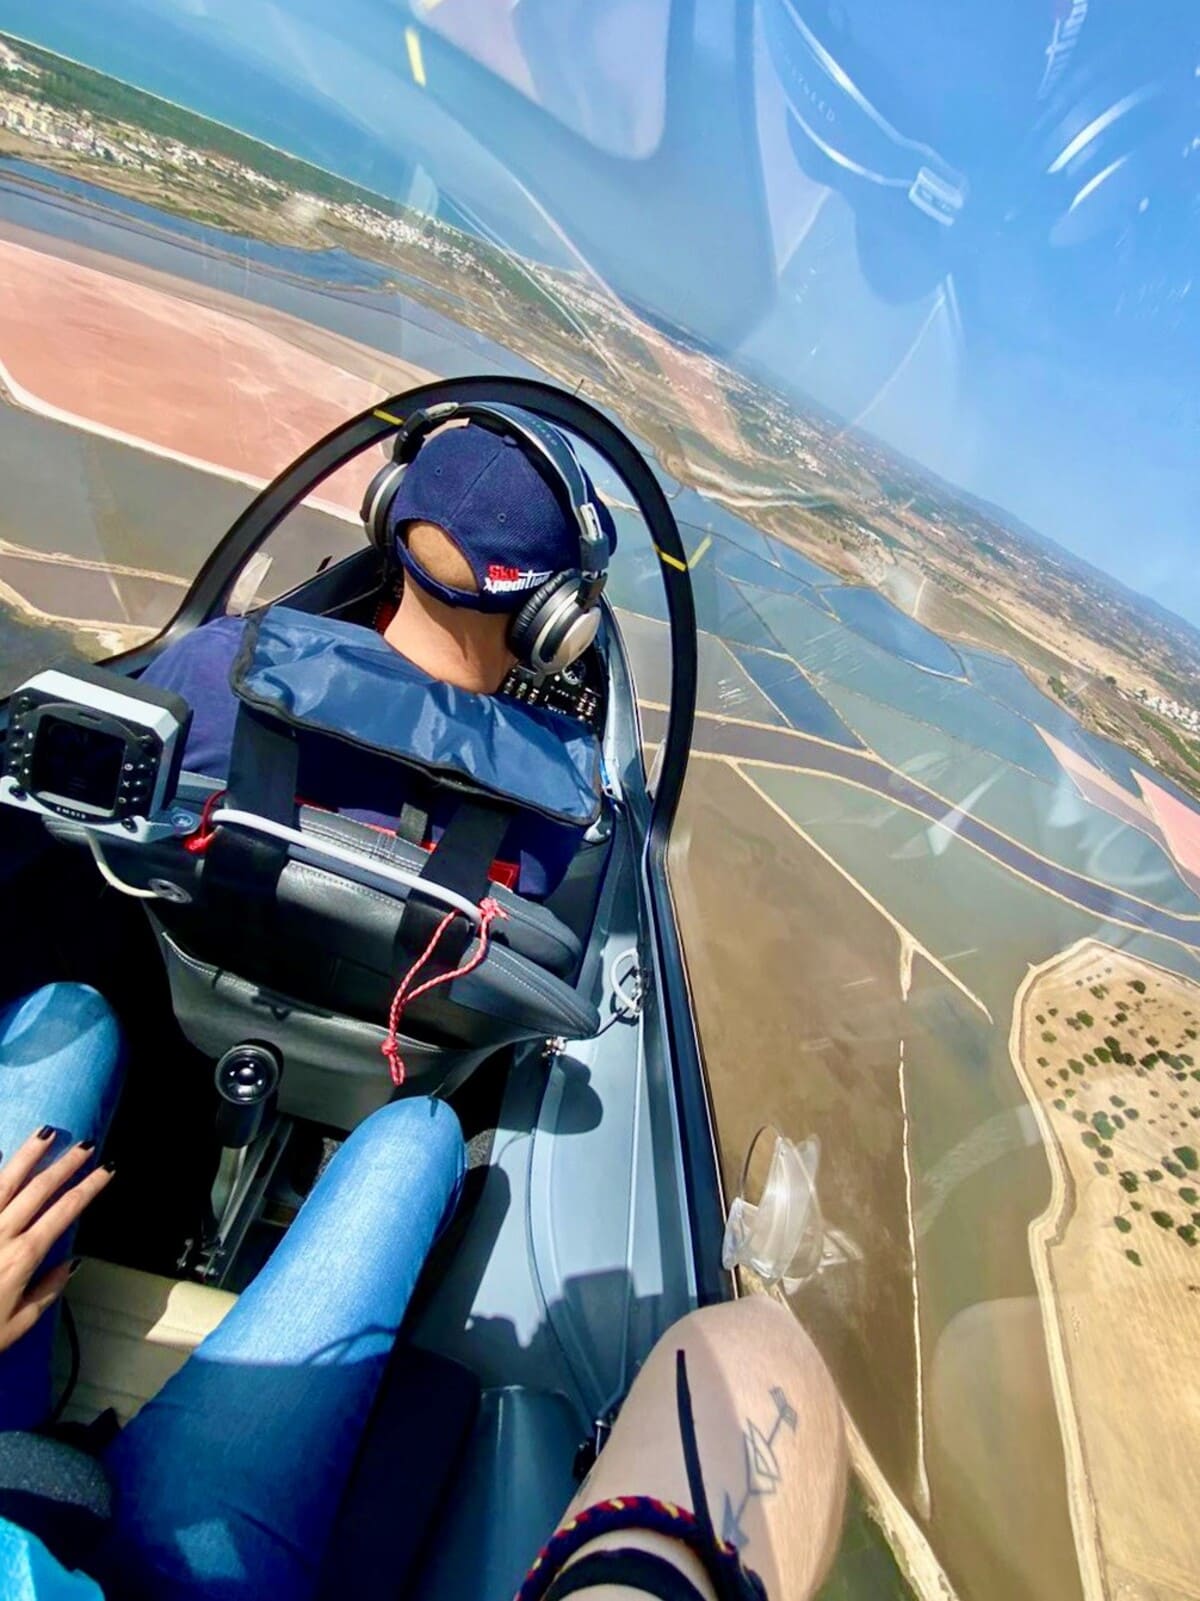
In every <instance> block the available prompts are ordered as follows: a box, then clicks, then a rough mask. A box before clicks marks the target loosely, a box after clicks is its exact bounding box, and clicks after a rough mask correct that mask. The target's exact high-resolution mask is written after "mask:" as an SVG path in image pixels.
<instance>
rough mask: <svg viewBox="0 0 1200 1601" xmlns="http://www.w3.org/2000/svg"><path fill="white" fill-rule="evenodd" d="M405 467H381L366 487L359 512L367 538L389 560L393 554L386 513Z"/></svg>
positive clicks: (391, 463) (398, 464) (397, 464)
mask: <svg viewBox="0 0 1200 1601" xmlns="http://www.w3.org/2000/svg"><path fill="white" fill-rule="evenodd" d="M407 466H408V463H407V462H402V461H401V462H396V461H389V462H388V464H387V466H386V467H381V468H380V469H379V471H378V472H377V473H376V474H375V476H374V477H373V478H372V479H371V482H370V483H369V484H368V485H367V492H366V494H365V495H364V496H363V503H362V510H361V511H360V512H359V516H360V517H361V518H362V520H363V523H364V525H365V527H366V530H367V538H368V539H369V540H370V541H371V543H372V544H373V545H374V546H375V548H376V549H377V550H380V551H382V552H383V554H384V555H385V556H387V557H389V558H390V557H391V556H393V555H394V552H393V550H392V548H391V540H390V539H389V537H388V513H389V512H390V511H391V509H392V502H393V501H394V500H395V498H396V492H397V490H398V489H399V488H400V483H401V480H402V479H403V477H404V472H405V468H406V467H407Z"/></svg>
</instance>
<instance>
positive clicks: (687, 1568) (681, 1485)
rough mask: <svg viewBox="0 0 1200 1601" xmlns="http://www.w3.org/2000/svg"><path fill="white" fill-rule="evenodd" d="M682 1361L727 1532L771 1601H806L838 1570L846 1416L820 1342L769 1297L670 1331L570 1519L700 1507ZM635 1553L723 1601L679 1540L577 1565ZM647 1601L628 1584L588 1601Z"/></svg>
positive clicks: (720, 1529)
mask: <svg viewBox="0 0 1200 1601" xmlns="http://www.w3.org/2000/svg"><path fill="white" fill-rule="evenodd" d="M680 1350H682V1351H683V1352H684V1353H685V1355H686V1358H687V1376H688V1383H689V1387H690V1390H691V1397H692V1410H693V1413H694V1416H695V1420H696V1438H697V1441H698V1444H699V1449H700V1464H701V1467H702V1469H703V1473H704V1483H705V1489H706V1490H707V1497H708V1504H709V1510H710V1512H711V1515H712V1519H713V1523H714V1524H715V1526H716V1532H717V1534H718V1536H720V1537H722V1538H724V1539H729V1540H732V1541H734V1543H736V1544H738V1545H739V1546H740V1548H741V1554H742V1559H743V1561H744V1562H745V1564H746V1566H747V1567H749V1568H752V1569H753V1570H754V1571H755V1572H756V1573H757V1574H758V1575H759V1577H760V1578H761V1579H762V1580H763V1582H764V1584H765V1585H766V1591H767V1595H768V1597H769V1598H770V1601H805V1598H806V1597H809V1596H811V1595H813V1593H814V1592H815V1591H816V1588H817V1586H818V1585H819V1583H820V1581H821V1579H822V1577H823V1575H824V1573H825V1571H826V1569H827V1568H828V1566H829V1564H830V1562H831V1561H832V1559H833V1554H834V1551H835V1550H836V1548H837V1541H838V1535H839V1531H840V1529H841V1521H842V1504H843V1500H844V1498H845V1488H846V1443H845V1435H844V1431H843V1428H842V1414H841V1406H840V1403H839V1401H838V1396H837V1391H836V1390H835V1388H834V1385H833V1380H832V1379H831V1378H830V1376H829V1372H828V1370H827V1369H826V1367H825V1365H824V1363H823V1362H822V1361H821V1358H820V1357H819V1356H818V1355H817V1351H816V1347H815V1346H814V1345H813V1343H812V1341H811V1340H810V1339H809V1338H808V1336H807V1335H806V1334H805V1333H804V1331H803V1329H802V1328H801V1327H800V1325H799V1324H798V1323H797V1322H796V1321H795V1319H794V1318H793V1317H792V1316H791V1315H790V1314H789V1313H788V1312H786V1311H785V1310H784V1309H783V1307H781V1306H780V1305H778V1303H777V1302H774V1301H769V1300H767V1299H766V1298H765V1297H762V1296H747V1297H746V1298H745V1299H743V1300H741V1301H736V1302H732V1303H730V1304H729V1305H726V1306H712V1307H706V1308H704V1309H703V1310H702V1311H699V1312H693V1313H691V1314H690V1315H689V1316H688V1317H685V1318H683V1319H682V1320H681V1321H680V1322H679V1323H677V1324H675V1326H674V1327H673V1328H671V1329H668V1331H667V1332H666V1334H664V1335H663V1337H662V1339H661V1340H660V1341H659V1342H658V1344H657V1345H656V1346H655V1348H654V1350H653V1351H652V1352H651V1353H650V1356H649V1358H648V1359H647V1361H646V1364H645V1366H644V1367H643V1368H642V1371H641V1372H640V1373H639V1375H638V1377H637V1380H636V1382H635V1383H634V1385H633V1388H632V1389H631V1390H630V1392H629V1396H628V1398H627V1399H626V1401H625V1404H624V1406H623V1407H622V1408H621V1413H620V1416H619V1417H618V1418H617V1421H616V1425H615V1426H614V1428H613V1431H612V1434H611V1436H610V1437H609V1440H608V1443H607V1444H606V1445H605V1447H604V1449H603V1451H602V1452H601V1453H600V1456H599V1457H598V1459H597V1461H596V1465H595V1467H594V1468H593V1469H592V1471H591V1473H590V1475H589V1476H588V1479H587V1481H586V1483H585V1484H584V1486H583V1488H582V1489H581V1490H580V1492H579V1494H578V1495H577V1496H576V1497H575V1499H574V1501H572V1503H571V1505H570V1506H569V1507H568V1509H567V1511H566V1512H565V1513H564V1514H563V1519H562V1521H563V1523H567V1522H569V1521H570V1520H571V1519H572V1518H573V1517H575V1515H576V1514H577V1513H579V1512H582V1511H583V1510H584V1509H585V1508H587V1507H590V1506H594V1505H595V1504H596V1502H598V1501H607V1500H610V1499H612V1498H614V1497H619V1496H631V1495H643V1496H652V1497H654V1498H656V1499H657V1500H660V1501H669V1502H671V1503H673V1504H674V1505H676V1506H680V1507H685V1508H687V1509H688V1510H690V1511H695V1510H696V1509H695V1508H694V1507H693V1506H692V1498H691V1493H690V1491H689V1489H688V1481H687V1474H686V1471H685V1469H684V1461H683V1450H682V1446H681V1443H680V1432H679V1420H678V1414H677V1411H676V1382H675V1362H676V1356H675V1353H676V1352H677V1351H680ZM631 1546H632V1547H636V1548H640V1549H642V1550H645V1551H650V1552H654V1553H655V1554H657V1555H659V1556H662V1557H665V1558H666V1559H667V1560H668V1561H669V1562H671V1563H672V1564H673V1565H674V1566H676V1567H678V1568H679V1569H681V1570H682V1571H683V1572H684V1573H685V1574H686V1575H687V1576H688V1577H689V1578H690V1579H691V1580H692V1581H693V1583H694V1584H696V1585H697V1586H698V1587H699V1589H700V1592H701V1594H702V1595H704V1596H705V1597H711V1596H713V1595H714V1591H713V1589H712V1587H711V1585H710V1584H709V1581H708V1579H707V1577H706V1575H705V1573H704V1569H703V1568H702V1567H701V1565H700V1564H699V1562H697V1561H696V1559H695V1558H694V1557H693V1556H692V1555H691V1553H690V1552H689V1551H687V1550H686V1548H685V1547H684V1546H682V1545H680V1544H679V1543H678V1542H676V1541H674V1540H671V1539H668V1538H667V1537H666V1536H662V1535H656V1534H647V1533H644V1532H642V1531H641V1530H638V1531H636V1532H634V1533H628V1532H626V1533H622V1534H612V1535H606V1536H603V1537H601V1538H600V1539H597V1540H594V1541H592V1542H591V1544H590V1545H588V1546H586V1547H584V1549H583V1550H582V1551H581V1552H579V1553H578V1555H579V1556H584V1555H586V1554H587V1553H588V1552H590V1551H598V1550H603V1549H605V1548H608V1549H613V1548H616V1547H631ZM568 1568H569V1564H568ZM642 1594H643V1592H641V1591H637V1590H632V1589H629V1588H627V1587H625V1586H622V1585H616V1584H604V1585H599V1586H597V1587H595V1588H592V1589H589V1590H588V1591H587V1592H586V1595H587V1601H616V1598H618V1597H620V1598H621V1601H625V1598H626V1597H628V1598H629V1601H633V1598H635V1597H637V1596H640V1595H642Z"/></svg>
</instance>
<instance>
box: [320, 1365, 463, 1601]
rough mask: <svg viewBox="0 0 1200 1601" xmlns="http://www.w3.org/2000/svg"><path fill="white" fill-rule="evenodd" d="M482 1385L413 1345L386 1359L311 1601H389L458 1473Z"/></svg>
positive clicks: (400, 1590) (402, 1587) (404, 1581)
mask: <svg viewBox="0 0 1200 1601" xmlns="http://www.w3.org/2000/svg"><path fill="white" fill-rule="evenodd" d="M479 1396H480V1390H479V1380H478V1379H477V1378H476V1377H475V1375H474V1374H473V1373H472V1372H471V1371H470V1370H469V1369H468V1368H465V1367H462V1366H460V1364H459V1363H457V1362H452V1361H450V1360H449V1358H448V1357H444V1356H435V1355H434V1354H432V1353H431V1352H429V1351H422V1350H421V1349H420V1348H419V1347H417V1346H413V1345H407V1344H405V1345H402V1346H399V1347H398V1348H397V1350H396V1351H395V1353H394V1354H393V1357H392V1360H391V1362H390V1364H389V1367H388V1372H387V1375H386V1377H385V1378H384V1382H383V1384H382V1386H381V1387H380V1393H379V1396H378V1399H377V1401H376V1404H375V1409H374V1411H373V1412H372V1414H371V1420H370V1423H369V1425H368V1428H367V1433H366V1437H365V1439H364V1440H363V1444H362V1448H361V1450H360V1452H359V1456H358V1460H357V1462H356V1463H355V1467H354V1473H353V1475H352V1477H351V1480H350V1484H349V1486H348V1488H347V1490H346V1494H345V1496H344V1498H343V1501H342V1506H341V1511H340V1513H339V1514H338V1520H337V1523H336V1524H335V1525H334V1530H333V1535H332V1537H331V1539H330V1542H329V1547H328V1549H327V1551H326V1556H325V1566H324V1570H323V1576H322V1582H321V1585H320V1586H319V1588H318V1592H317V1593H318V1601H346V1598H347V1597H348V1596H353V1597H354V1601H396V1598H397V1597H399V1596H402V1595H403V1594H404V1593H405V1591H406V1589H407V1586H408V1581H409V1578H410V1576H411V1575H412V1573H413V1572H414V1571H415V1568H416V1564H417V1561H418V1559H419V1557H420V1556H421V1552H422V1547H423V1546H424V1543H425V1540H426V1538H427V1536H428V1534H429V1531H430V1529H431V1528H432V1526H433V1525H434V1523H435V1522H436V1519H437V1514H438V1511H439V1509H440V1507H441V1504H442V1502H443V1499H444V1498H445V1497H446V1495H447V1493H448V1491H449V1489H450V1487H451V1486H452V1485H453V1484H454V1482H455V1481H456V1479H457V1477H458V1474H459V1471H460V1466H461V1464H460V1458H461V1456H462V1452H463V1448H464V1446H465V1444H466V1442H467V1439H468V1437H469V1436H470V1433H471V1430H472V1429H473V1428H474V1426H475V1418H476V1414H477V1413H478V1411H479Z"/></svg>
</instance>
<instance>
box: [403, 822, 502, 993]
mask: <svg viewBox="0 0 1200 1601" xmlns="http://www.w3.org/2000/svg"><path fill="white" fill-rule="evenodd" d="M511 822H512V818H511V816H510V815H509V813H508V812H507V811H505V810H503V809H501V808H500V807H498V806H492V805H490V804H489V803H486V802H481V801H478V800H475V799H473V798H472V799H466V798H463V799H461V800H459V802H458V804H457V806H456V807H455V809H454V811H453V812H452V813H451V815H450V819H449V821H448V822H447V824H446V827H445V828H444V829H443V831H442V837H441V838H440V839H439V840H438V842H437V844H436V846H435V847H434V849H433V851H432V852H431V853H430V856H429V858H428V860H427V861H426V863H425V865H424V867H422V869H421V875H420V876H421V878H422V880H424V882H426V883H428V884H436V885H438V886H439V888H441V889H449V890H453V891H454V893H455V894H456V895H462V896H465V897H466V899H467V900H470V901H475V902H479V901H481V900H482V899H483V897H484V896H485V895H486V894H487V892H488V886H489V885H490V883H491V866H492V863H493V862H494V861H495V859H496V855H497V852H498V851H499V849H500V846H501V844H502V843H503V840H504V836H505V834H507V833H508V829H509V825H510V823H511ZM445 915H446V907H445V903H444V902H442V901H435V900H431V899H430V898H429V897H428V896H425V895H422V894H421V892H420V890H419V889H414V890H412V891H411V892H410V893H409V896H408V899H407V901H406V902H405V905H404V912H403V914H402V915H401V918H400V922H399V925H398V927H397V929H396V940H395V949H394V950H393V953H392V955H393V971H395V972H399V971H400V970H401V969H402V967H405V966H407V965H408V963H409V962H411V961H412V958H413V955H414V953H416V952H419V951H422V950H424V948H425V946H426V945H427V944H428V943H429V941H430V939H431V938H432V937H433V933H434V930H435V929H436V928H437V926H438V924H439V923H440V922H441V921H442V919H443V918H444V917H445ZM474 936H475V928H474V925H473V924H472V923H471V922H470V920H469V919H468V918H466V917H456V918H455V919H454V921H453V923H451V925H450V926H449V928H447V930H446V932H445V933H444V934H443V936H442V938H441V939H440V940H439V941H438V948H437V954H436V957H435V958H432V959H431V961H432V962H433V963H434V964H435V965H433V967H432V972H433V973H436V972H438V971H439V970H440V971H442V972H448V971H449V970H450V969H451V968H454V967H457V966H458V964H459V962H460V961H461V959H462V955H463V952H464V951H465V950H466V948H467V946H468V945H469V944H470V943H471V940H472V939H473V938H474Z"/></svg>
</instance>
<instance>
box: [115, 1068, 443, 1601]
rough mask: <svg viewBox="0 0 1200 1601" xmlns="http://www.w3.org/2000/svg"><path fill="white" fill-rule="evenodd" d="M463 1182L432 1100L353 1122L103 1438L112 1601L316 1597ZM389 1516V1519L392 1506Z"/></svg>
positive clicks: (401, 1103) (280, 1600) (440, 1108)
mask: <svg viewBox="0 0 1200 1601" xmlns="http://www.w3.org/2000/svg"><path fill="white" fill-rule="evenodd" d="M463 1169H464V1148H463V1141H462V1134H461V1131H460V1129H459V1126H458V1121H457V1119H456V1118H455V1116H454V1113H453V1112H452V1111H451V1110H450V1108H449V1107H448V1106H446V1105H444V1104H443V1103H442V1102H439V1101H429V1100H418V1099H412V1100H404V1101H396V1102H393V1103H391V1104H390V1105H388V1106H385V1107H383V1108H382V1110H380V1111H378V1112H376V1113H375V1114H374V1115H373V1116H372V1117H370V1118H368V1119H367V1121H366V1122H365V1123H363V1124H361V1125H360V1127H359V1128H358V1129H356V1130H355V1132H354V1133H353V1134H352V1135H351V1136H350V1138H349V1139H348V1140H347V1141H346V1143H345V1145H344V1146H343V1148H342V1149H341V1151H339V1152H338V1154H337V1156H336V1157H335V1158H334V1160H333V1161H332V1162H331V1163H330V1165H329V1168H328V1170H327V1171H326V1172H325V1173H324V1174H323V1175H322V1177H321V1180H320V1182H319V1183H318V1184H317V1186H316V1188H315V1189H314V1191H313V1193H312V1195H311V1196H310V1198H309V1199H308V1201H307V1202H306V1203H305V1205H304V1206H303V1207H302V1208H301V1210H300V1214H299V1216H298V1217H297V1219H296V1221H295V1223H293V1225H292V1227H291V1228H290V1229H289V1230H288V1232H287V1234H286V1235H285V1236H284V1239H283V1241H282V1242H281V1244H280V1245H279V1247H278V1249H277V1250H276V1252H275V1254H274V1255H273V1256H272V1257H271V1259H270V1260H269V1261H268V1263H267V1265H266V1266H265V1267H264V1268H263V1270H262V1272H261V1273H260V1274H259V1276H258V1277H257V1278H256V1279H255V1280H254V1282H253V1283H252V1284H251V1285H250V1287H249V1289H247V1290H246V1291H245V1292H244V1293H243V1295H242V1296H241V1298H240V1299H239V1301H238V1303H237V1305H236V1306H235V1307H234V1308H233V1309H232V1310H231V1311H230V1313H229V1314H228V1316H227V1317H226V1318H225V1320H224V1322H223V1323H222V1324H221V1325H220V1326H219V1328H217V1329H216V1330H215V1331H214V1332H213V1333H212V1334H211V1335H210V1336H209V1337H208V1339H206V1340H205V1341H204V1342H203V1343H202V1344H201V1345H200V1346H199V1348H198V1349H197V1350H196V1352H195V1354H194V1355H193V1356H192V1357H191V1359H190V1360H189V1361H188V1362H187V1364H186V1365H185V1366H184V1367H183V1369H182V1370H181V1371H180V1372H179V1373H178V1374H177V1375H176V1376H175V1377H174V1378H173V1379H171V1380H170V1382H169V1383H168V1384H167V1385H166V1386H165V1388H164V1389H163V1390H162V1392H161V1393H160V1394H159V1396H158V1397H157V1398H156V1399H155V1400H153V1401H152V1402H150V1404H149V1405H148V1406H147V1407H146V1408H145V1409H144V1410H143V1411H142V1412H141V1413H139V1415H138V1416H137V1417H136V1418H135V1419H134V1421H133V1422H132V1423H131V1424H130V1425H129V1427H128V1428H126V1429H125V1430H124V1432H123V1433H122V1434H121V1436H120V1437H119V1438H118V1439H117V1440H116V1441H115V1443H114V1444H113V1446H112V1447H111V1449H110V1450H109V1452H108V1455H107V1464H108V1467H109V1469H110V1471H111V1472H112V1474H113V1477H114V1479H115V1481H116V1487H117V1493H118V1505H117V1520H116V1524H115V1526H114V1534H113V1537H112V1539H111V1540H110V1542H109V1546H108V1550H107V1553H106V1557H105V1560H104V1561H103V1563H102V1569H101V1578H102V1582H103V1583H104V1587H105V1590H106V1592H107V1593H108V1594H110V1595H113V1596H121V1597H132V1596H136V1597H141V1598H159V1597H167V1596H170V1597H173V1598H176V1601H183V1598H188V1597H196V1596H205V1597H207V1598H209V1601H214V1598H215V1601H234V1598H237V1601H243V1598H245V1601H248V1598H250V1597H263V1596H270V1597H271V1598H272V1601H294V1598H299V1597H307V1596H311V1595H312V1594H313V1591H314V1588H315V1586H316V1582H317V1577H318V1573H319V1569H320V1564H321V1559H322V1556H323V1553H324V1550H325V1546H326V1544H327V1541H328V1538H329V1532H330V1529H331V1526H332V1523H333V1519H334V1517H335V1515H336V1513H337V1509H338V1503H339V1501H340V1499H341V1496H342V1493H343V1491H344V1489H345V1486H346V1482H347V1479H348V1477H349V1474H350V1470H351V1468H352V1466H353V1463H354V1457H355V1454H356V1452H357V1449H358V1446H359V1443H360V1441H361V1439H362V1434H363V1429H364V1425H365V1423H366V1420H367V1415H368V1413H369V1411H370V1409H371V1405H372V1402H373V1401H374V1399H375V1394H376V1390H377V1388H378V1385H379V1381H380V1378H381V1376H382V1374H383V1369H384V1366H385V1364H386V1361H387V1357H388V1354H389V1352H390V1350H391V1347H392V1342H393V1340H394V1338H395V1335H396V1330H397V1328H398V1327H399V1324H400V1321H401V1319H402V1318H403V1316H404V1311H405V1308H406V1307H407V1305H408V1301H409V1297H410V1295H411V1293H412V1289H413V1285H414V1284H415V1282H416V1279H417V1275H418V1273H419V1272H420V1270H421V1266H422V1264H423V1263H424V1261H425V1258H426V1256H427V1254H428V1252H429V1249H430V1247H431V1246H432V1244H433V1242H434V1240H435V1239H436V1237H437V1235H438V1232H439V1231H440V1229H441V1228H442V1227H443V1225H444V1224H445V1223H446V1221H447V1220H448V1219H449V1217H450V1215H451V1213H452V1211H453V1208H454V1205H455V1202H456V1200H457V1196H458V1189H459V1185H460V1183H461V1180H462V1174H463ZM397 1514H398V1515H400V1509H397Z"/></svg>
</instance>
